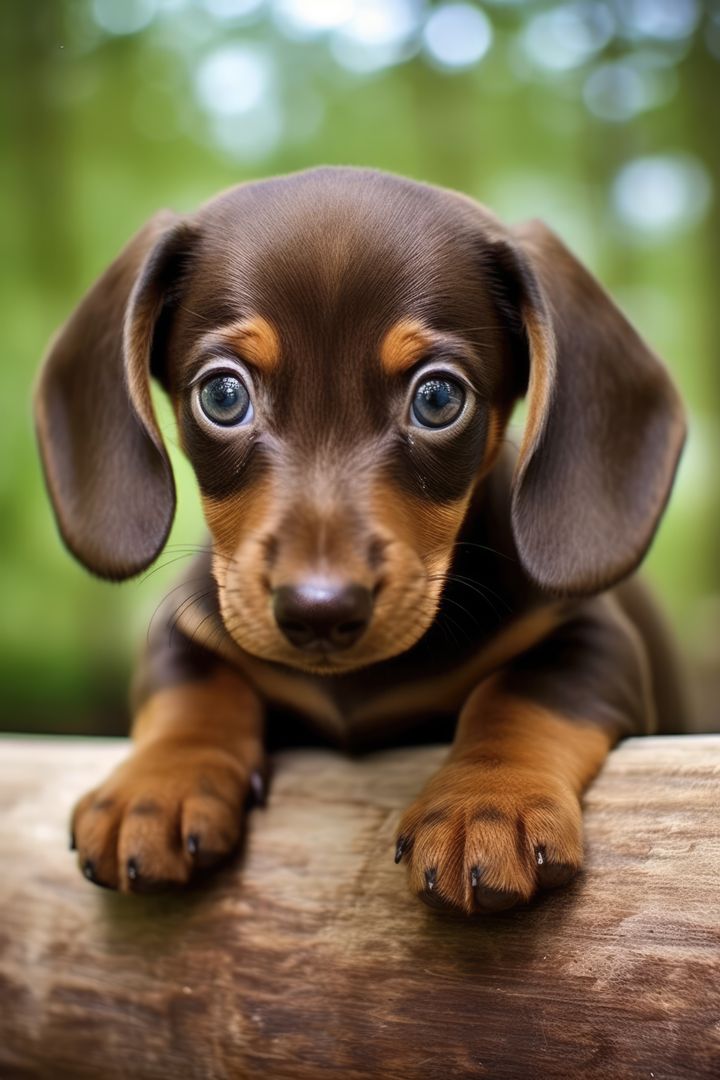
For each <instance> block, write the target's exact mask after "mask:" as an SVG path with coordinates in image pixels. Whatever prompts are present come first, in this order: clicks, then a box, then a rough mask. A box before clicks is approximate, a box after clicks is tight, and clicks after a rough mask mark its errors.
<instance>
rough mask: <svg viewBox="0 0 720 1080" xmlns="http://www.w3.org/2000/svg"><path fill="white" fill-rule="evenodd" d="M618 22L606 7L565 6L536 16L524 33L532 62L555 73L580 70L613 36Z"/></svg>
mask: <svg viewBox="0 0 720 1080" xmlns="http://www.w3.org/2000/svg"><path fill="white" fill-rule="evenodd" d="M614 26H615V21H614V19H613V16H612V14H611V12H610V10H609V8H608V7H607V5H606V4H602V3H589V4H583V3H574V4H564V5H562V6H561V7H556V8H552V9H551V10H550V11H543V12H541V13H540V14H538V15H534V16H533V17H532V18H531V19H530V21H529V22H528V24H527V26H526V27H525V29H524V30H523V31H522V35H521V42H522V46H523V49H524V51H525V53H526V55H527V57H528V59H529V60H531V61H532V63H533V64H535V65H536V66H537V67H540V68H546V69H548V70H551V71H569V70H571V69H572V68H576V67H580V65H581V64H584V63H586V62H587V61H588V60H590V59H591V57H593V56H594V55H595V54H596V53H598V52H600V50H601V49H603V48H604V47H605V46H606V45H607V44H608V42H609V41H610V40H611V38H612V36H613V31H614Z"/></svg>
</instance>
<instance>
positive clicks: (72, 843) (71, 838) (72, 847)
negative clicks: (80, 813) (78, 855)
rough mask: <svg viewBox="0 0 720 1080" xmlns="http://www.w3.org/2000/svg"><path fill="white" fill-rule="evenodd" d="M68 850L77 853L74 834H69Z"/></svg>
mask: <svg viewBox="0 0 720 1080" xmlns="http://www.w3.org/2000/svg"><path fill="white" fill-rule="evenodd" d="M70 850H71V851H77V841H76V840H75V833H74V832H71V833H70Z"/></svg>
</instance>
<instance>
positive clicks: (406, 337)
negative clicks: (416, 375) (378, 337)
mask: <svg viewBox="0 0 720 1080" xmlns="http://www.w3.org/2000/svg"><path fill="white" fill-rule="evenodd" d="M437 341H438V336H437V335H436V334H434V333H433V332H432V330H430V329H429V328H428V327H427V326H425V324H424V323H423V322H421V321H420V320H419V319H401V320H400V322H397V323H395V325H394V326H392V327H391V328H390V330H388V332H387V333H386V335H385V337H384V338H383V340H382V344H381V345H380V360H381V363H382V365H383V367H384V368H385V370H386V371H387V373H388V375H402V373H403V372H404V371H408V370H409V369H410V368H411V367H412V366H413V364H416V363H417V362H418V360H421V359H422V357H423V356H424V354H425V353H426V352H427V351H428V349H429V348H430V347H431V346H432V345H434V344H436V343H437Z"/></svg>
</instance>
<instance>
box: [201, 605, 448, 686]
mask: <svg viewBox="0 0 720 1080" xmlns="http://www.w3.org/2000/svg"><path fill="white" fill-rule="evenodd" d="M437 607H438V602H437V599H435V598H430V597H428V598H427V604H426V605H423V608H422V609H421V610H420V611H419V612H418V613H417V617H416V619H413V620H412V621H410V622H408V623H406V624H404V625H403V626H381V625H378V626H371V627H370V629H369V630H368V633H367V636H366V639H364V638H361V639H360V641H359V642H358V643H357V645H356V646H353V647H352V648H350V649H347V650H341V651H340V650H339V651H332V650H328V651H327V652H326V651H323V650H318V651H317V652H315V651H312V650H307V651H306V650H302V649H294V648H293V647H292V646H291V645H287V644H285V643H284V642H283V641H282V639H280V638H279V635H278V634H277V633H276V632H275V631H274V628H272V627H268V628H265V629H264V632H258V633H253V632H252V630H251V629H250V628H249V627H247V628H246V627H245V626H242V627H238V626H237V621H236V620H235V619H233V618H232V616H229V617H227V618H226V617H225V614H224V613H223V618H224V622H225V628H226V630H227V631H228V633H229V634H230V636H231V638H232V639H233V641H234V642H235V644H236V645H239V646H240V648H241V649H242V650H243V651H244V652H246V653H249V654H250V655H251V656H254V657H255V658H256V659H258V660H265V661H266V662H267V663H271V664H281V665H282V666H283V667H290V668H293V669H295V670H296V671H299V672H302V673H303V674H305V675H313V676H320V677H323V676H332V675H349V674H351V673H352V672H354V671H360V670H362V669H363V668H367V667H371V666H372V665H373V664H379V663H381V662H382V661H383V660H390V659H392V658H393V657H394V656H399V655H400V654H401V653H404V652H407V651H408V649H411V648H412V646H413V645H415V644H416V642H418V641H419V640H420V638H421V637H422V636H423V634H424V633H425V631H426V630H427V629H428V627H429V626H430V625H431V623H432V621H433V619H434V617H435V613H436V611H437Z"/></svg>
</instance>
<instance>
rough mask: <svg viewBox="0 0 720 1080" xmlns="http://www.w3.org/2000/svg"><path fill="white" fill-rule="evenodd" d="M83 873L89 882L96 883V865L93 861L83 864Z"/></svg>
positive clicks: (87, 860) (86, 861)
mask: <svg viewBox="0 0 720 1080" xmlns="http://www.w3.org/2000/svg"><path fill="white" fill-rule="evenodd" d="M82 872H83V874H84V876H85V877H86V878H87V879H88V881H95V863H94V862H93V861H92V859H86V860H85V862H84V863H83V868H82Z"/></svg>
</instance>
